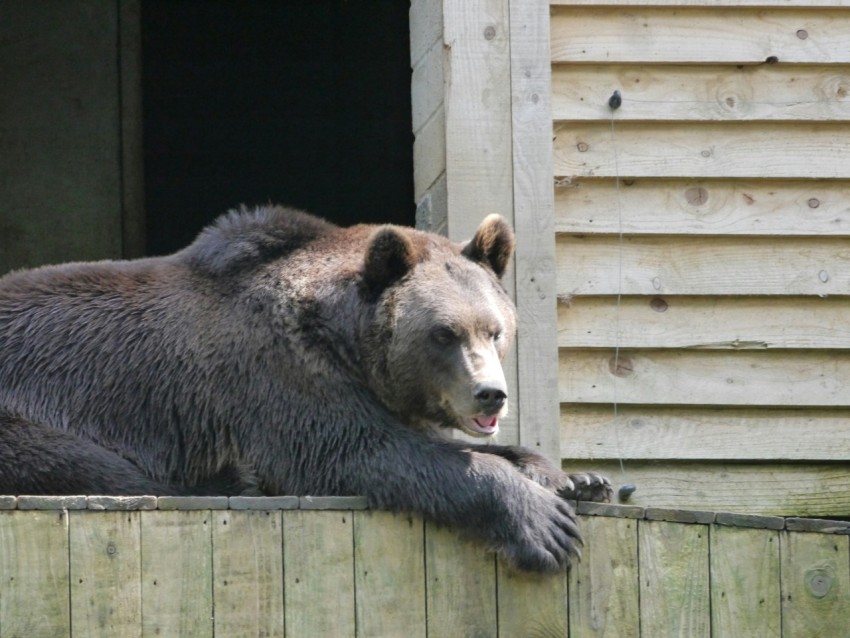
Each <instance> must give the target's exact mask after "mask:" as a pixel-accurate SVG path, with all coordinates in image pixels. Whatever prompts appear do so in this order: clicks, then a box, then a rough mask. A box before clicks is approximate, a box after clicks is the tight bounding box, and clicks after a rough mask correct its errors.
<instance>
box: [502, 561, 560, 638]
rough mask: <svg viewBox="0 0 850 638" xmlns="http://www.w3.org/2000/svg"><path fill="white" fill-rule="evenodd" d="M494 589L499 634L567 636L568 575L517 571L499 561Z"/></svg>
mask: <svg viewBox="0 0 850 638" xmlns="http://www.w3.org/2000/svg"><path fill="white" fill-rule="evenodd" d="M497 567H498V575H497V586H496V592H497V595H498V599H497V605H498V614H499V623H498V624H499V636H500V638H513V637H514V636H541V637H542V636H566V635H567V632H568V627H569V619H568V617H567V609H568V605H567V577H566V574H564V573H560V574H554V575H552V576H544V577H542V578H541V577H540V576H539V575H537V574H526V573H523V572H518V571H516V570H513V569H511V568H509V567H507V566H506V565H505V563H503V562H501V561H498V563H497Z"/></svg>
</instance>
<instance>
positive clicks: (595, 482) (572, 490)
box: [558, 472, 614, 503]
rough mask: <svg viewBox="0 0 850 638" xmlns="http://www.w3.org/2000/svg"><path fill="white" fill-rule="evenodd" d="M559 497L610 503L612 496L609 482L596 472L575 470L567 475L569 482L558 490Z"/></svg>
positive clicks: (612, 492) (612, 491)
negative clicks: (575, 471)
mask: <svg viewBox="0 0 850 638" xmlns="http://www.w3.org/2000/svg"><path fill="white" fill-rule="evenodd" d="M558 495H559V496H560V497H561V498H565V499H568V500H574V501H593V502H596V503H610V502H611V499H612V497H613V496H614V489H613V488H612V487H611V482H610V481H609V480H608V479H607V478H606V477H604V476H602V475H601V474H597V473H596V472H577V473H575V474H570V475H569V482H568V483H567V485H565V486H564V487H562V488H560V489H559V490H558Z"/></svg>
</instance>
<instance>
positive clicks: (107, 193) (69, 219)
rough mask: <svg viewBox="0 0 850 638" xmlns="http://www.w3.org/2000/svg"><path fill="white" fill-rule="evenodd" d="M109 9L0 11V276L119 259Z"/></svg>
mask: <svg viewBox="0 0 850 638" xmlns="http://www.w3.org/2000/svg"><path fill="white" fill-rule="evenodd" d="M116 7H117V4H116V3H115V2H113V1H112V0H82V1H79V2H49V3H33V2H3V3H0V41H2V42H3V54H2V55H0V85H2V86H3V99H2V100H0V122H2V123H3V138H2V152H0V184H3V191H2V206H0V273H3V272H6V271H7V270H10V269H12V268H22V267H30V266H36V265H39V264H43V263H57V262H63V261H74V260H87V259H89V260H90V259H102V258H106V257H112V258H117V257H120V256H121V216H120V211H121V171H120V139H119V135H118V131H119V130H120V121H119V90H118V50H117V44H116V43H117V37H118V33H117V24H118V19H117V8H116Z"/></svg>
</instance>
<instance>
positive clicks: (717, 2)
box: [549, 0, 847, 9]
mask: <svg viewBox="0 0 850 638" xmlns="http://www.w3.org/2000/svg"><path fill="white" fill-rule="evenodd" d="M549 4H551V5H553V6H556V5H567V6H571V7H572V6H576V7H580V6H593V7H607V6H610V7H618V8H622V6H623V2H622V0H550V1H549ZM629 5H632V6H636V7H640V6H647V5H648V6H653V7H768V8H771V9H778V8H795V7H806V8H829V7H846V6H847V0H629Z"/></svg>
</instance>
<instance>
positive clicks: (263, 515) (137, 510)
mask: <svg viewBox="0 0 850 638" xmlns="http://www.w3.org/2000/svg"><path fill="white" fill-rule="evenodd" d="M362 506H363V504H362V499H358V498H353V499H352V498H348V499H345V498H342V499H340V498H334V497H330V498H309V497H307V498H301V499H299V498H297V497H276V498H242V497H235V498H231V499H230V500H229V501H228V499H227V498H222V497H200V498H174V497H171V498H169V497H163V498H160V499H156V498H155V497H138V498H129V499H128V498H110V497H98V496H93V497H88V498H87V497H85V496H81V497H23V496H22V497H17V499H15V498H14V497H0V573H2V575H3V577H2V579H0V636H27V637H28V638H36V637H40V636H44V637H50V638H56V637H60V636H85V637H86V638H98V637H106V636H116V637H120V638H128V637H134V636H169V637H178V636H187V637H191V638H202V637H204V636H227V637H228V638H236V637H240V636H246V637H247V636H278V637H283V636H293V637H304V636H333V637H335V638H343V637H346V636H352V637H353V636H361V637H364V636H365V637H369V638H379V637H382V636H384V637H386V638H398V637H399V636H410V637H421V638H425V637H426V636H429V637H433V638H443V637H449V636H451V637H454V636H478V637H488V638H497V637H504V638H518V637H523V636H529V637H532V638H549V637H552V638H555V637H559V638H566V637H568V636H569V637H573V638H581V637H584V638H587V637H593V636H599V637H602V636H647V637H650V638H664V637H666V636H705V637H708V636H710V635H711V636H735V637H738V636H740V637H744V636H769V637H774V636H775V637H777V638H778V637H779V636H793V638H804V637H812V638H815V637H817V638H821V637H824V636H844V635H846V630H847V617H848V615H850V545H849V544H848V542H850V538H848V536H847V532H848V531H850V524H849V523H847V522H838V521H811V520H801V519H787V520H786V519H783V518H776V517H754V516H749V517H747V516H739V517H735V516H730V515H723V514H717V515H714V514H707V513H706V512H682V511H667V510H657V509H656V510H652V509H646V510H644V509H642V508H639V507H617V506H605V505H603V506H599V505H597V504H591V503H584V504H580V508H581V509H580V511H584V512H585V514H582V515H581V516H580V522H581V525H582V527H583V529H584V532H585V535H586V537H587V538H588V542H587V544H586V546H585V548H584V556H583V558H582V560H581V562H580V563H578V564H577V565H576V566H575V567H574V568H573V569H572V570H571V571H570V572H569V573H567V572H566V571H563V572H561V573H559V574H555V575H552V576H540V575H528V574H520V573H517V572H515V571H512V570H511V569H510V568H508V567H506V566H505V565H504V564H503V563H501V562H500V561H498V560H497V559H495V558H494V556H493V554H491V553H488V552H487V551H486V550H485V549H484V548H483V547H481V546H480V545H477V544H475V543H470V542H466V541H461V540H459V539H458V538H457V536H456V535H455V534H454V533H452V532H451V531H448V530H445V529H438V528H435V527H433V526H431V525H426V524H423V522H422V521H421V520H420V519H417V518H410V517H407V516H399V515H392V514H389V513H386V512H371V511H367V510H363V509H361V508H362ZM299 507H300V508H301V509H299ZM10 508H11V509H10Z"/></svg>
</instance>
